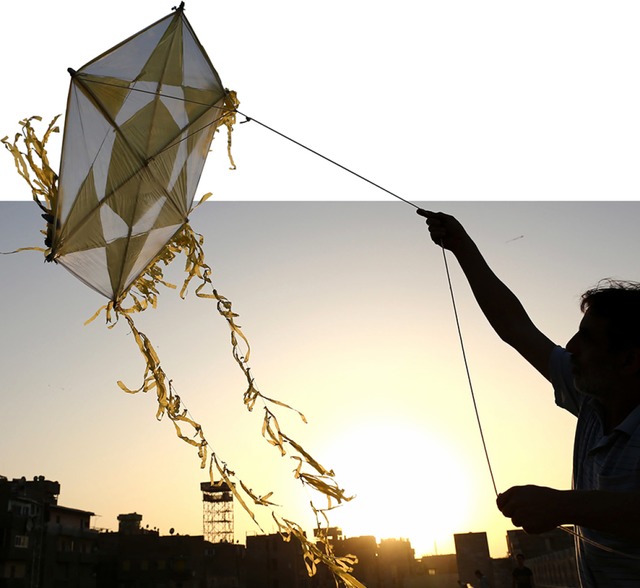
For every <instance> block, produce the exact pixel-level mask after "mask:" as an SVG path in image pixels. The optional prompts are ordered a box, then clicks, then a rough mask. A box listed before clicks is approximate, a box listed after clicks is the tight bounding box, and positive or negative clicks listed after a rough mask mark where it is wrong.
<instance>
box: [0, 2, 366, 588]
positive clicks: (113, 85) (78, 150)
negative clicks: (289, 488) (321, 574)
mask: <svg viewBox="0 0 640 588" xmlns="http://www.w3.org/2000/svg"><path fill="white" fill-rule="evenodd" d="M69 73H70V74H71V84H70V89H69V96H68V102H67V109H66V116H65V122H64V132H63V139H62V151H61V157H60V173H59V175H58V174H56V173H55V172H54V171H53V169H52V168H51V166H50V164H49V160H48V155H47V150H46V145H47V141H48V140H49V138H50V135H51V133H54V132H58V131H59V129H58V127H57V126H56V122H57V118H58V117H56V118H54V119H53V121H51V123H50V124H49V126H48V127H47V129H46V132H45V133H44V135H43V137H42V139H40V138H38V136H37V134H36V132H35V130H34V127H33V124H32V121H33V120H41V119H40V117H31V118H29V119H25V120H23V121H21V126H22V129H21V132H20V133H18V134H16V136H15V138H14V141H13V142H10V141H9V140H8V138H7V137H5V138H4V139H3V140H2V142H3V143H4V145H5V147H6V148H7V149H8V150H9V151H10V152H11V153H12V155H13V156H14V160H15V164H16V168H17V170H18V173H19V174H20V175H21V176H22V177H23V178H24V179H25V180H26V181H27V182H28V184H29V186H30V188H31V191H32V195H33V199H34V200H35V202H36V203H37V204H38V206H39V207H40V208H41V209H42V213H43V214H42V216H43V217H44V219H45V220H46V222H47V225H46V230H45V231H43V233H44V234H45V247H46V248H38V247H29V248H24V249H37V250H40V251H42V252H44V254H45V259H46V260H47V261H49V262H52V263H56V264H59V265H61V266H63V267H64V268H65V269H67V270H68V271H69V272H71V273H72V274H73V275H74V276H75V277H76V278H78V279H79V280H81V281H82V282H84V283H85V284H86V285H87V286H89V287H90V288H92V289H94V290H95V291H97V292H99V293H100V294H102V295H103V296H104V297H106V298H107V299H108V302H107V303H106V304H105V305H104V306H102V307H101V308H100V309H99V310H98V311H97V312H96V314H95V315H94V316H93V317H91V318H90V319H89V320H88V321H87V322H90V321H92V320H94V319H95V318H96V317H97V316H99V315H100V314H101V313H102V311H104V312H105V318H106V322H107V323H108V324H109V325H110V327H113V326H114V324H115V323H117V321H118V319H120V318H123V319H124V320H126V322H127V323H128V325H129V327H130V329H131V332H132V333H133V335H134V338H135V340H136V342H137V344H138V347H139V349H140V351H141V353H142V354H143V357H144V359H145V362H146V371H145V375H144V380H143V383H142V385H141V386H140V387H139V388H137V389H131V388H129V387H127V386H126V385H125V384H123V383H122V382H118V385H119V386H120V388H122V389H123V390H124V391H126V392H130V393H136V392H141V391H143V392H148V391H155V392H156V395H157V401H158V408H157V413H156V417H157V418H158V419H161V418H163V417H164V416H167V417H168V418H169V419H170V420H171V422H172V423H173V424H174V426H175V430H176V433H177V435H178V436H179V437H180V438H181V439H183V440H184V441H186V442H187V443H189V444H190V445H193V446H194V447H196V448H197V451H198V456H199V458H200V467H202V468H204V467H206V463H207V460H208V455H209V452H210V458H209V460H208V461H209V477H210V479H211V483H212V484H216V480H215V478H216V477H217V476H220V477H221V478H222V481H223V482H225V483H227V484H228V486H229V488H231V490H232V491H233V493H234V495H235V497H236V499H237V500H238V502H239V503H240V504H241V506H242V507H243V508H244V509H245V510H246V511H247V512H248V513H249V515H250V516H251V518H252V519H253V520H254V522H256V523H257V520H256V518H255V516H254V514H253V512H252V510H251V508H250V507H249V503H250V502H251V501H252V502H253V503H254V504H256V505H259V506H266V507H269V508H271V507H272V506H275V503H273V502H271V500H270V499H271V495H272V493H270V492H269V493H266V494H264V495H258V494H256V493H255V492H254V491H253V490H251V489H250V488H249V487H248V486H247V485H246V484H245V483H244V482H242V480H240V478H239V477H237V476H236V474H235V473H234V472H233V471H232V470H231V469H230V468H229V467H228V466H227V464H226V463H225V462H224V461H222V460H221V459H220V458H219V457H218V456H217V455H216V453H215V452H214V451H213V450H212V449H210V447H209V445H208V443H207V440H206V438H205V435H204V432H203V429H202V427H201V426H200V424H199V423H197V422H196V421H195V420H193V418H192V417H191V416H190V415H189V413H188V411H187V410H186V409H185V407H184V404H183V403H182V401H181V399H180V397H179V396H178V395H177V394H176V393H175V390H174V388H173V386H172V383H171V380H170V379H169V378H168V377H167V375H166V374H165V373H164V371H163V369H162V367H161V365H160V360H159V357H158V355H157V353H156V351H155V349H154V348H153V346H152V344H151V342H150V341H149V339H148V337H147V336H146V335H145V334H144V333H142V332H140V331H139V330H138V329H137V328H136V326H135V323H134V320H133V315H134V314H135V313H136V312H141V311H144V310H145V309H147V308H149V307H155V306H156V304H157V299H158V295H159V287H160V286H166V287H170V288H174V287H175V286H174V285H173V284H169V283H168V282H166V281H165V279H164V275H163V267H164V266H166V265H168V264H169V263H170V262H171V261H173V260H174V259H175V258H176V257H177V256H178V255H180V254H184V255H185V257H186V263H185V272H186V278H185V280H184V284H183V286H182V289H181V291H180V296H181V297H183V298H184V297H185V295H186V292H187V288H188V286H189V284H190V283H191V281H192V280H194V279H195V280H199V281H200V284H199V286H198V287H197V288H196V290H195V294H196V296H198V297H202V298H210V299H213V300H215V301H216V305H217V310H218V312H219V313H220V314H221V315H222V316H223V317H224V318H225V319H226V321H227V323H228V325H229V328H230V331H231V344H232V353H233V357H234V359H235V361H236V362H237V363H238V365H239V366H240V368H241V369H242V371H243V373H244V375H245V377H246V380H247V384H248V387H247V390H246V391H245V393H244V403H245V406H246V407H247V409H248V410H249V411H252V410H253V408H254V406H255V404H256V402H257V401H258V400H260V401H261V402H262V403H263V405H264V420H263V424H262V434H263V436H264V437H265V439H266V440H267V441H268V442H269V443H270V444H271V445H273V446H275V447H276V448H277V449H278V450H279V452H280V454H281V455H282V456H284V455H290V457H291V458H292V459H293V460H295V462H296V467H295V468H294V476H295V478H297V479H299V480H300V481H301V482H302V484H304V485H306V486H309V487H311V488H312V489H314V490H316V491H318V492H319V493H320V494H321V495H323V496H324V497H325V498H326V499H327V507H326V508H316V507H315V506H314V505H313V504H312V505H311V506H312V509H313V511H314V513H315V515H316V520H317V521H318V530H319V531H320V533H319V537H320V540H319V541H318V542H317V543H313V542H311V541H309V540H308V539H307V538H306V535H305V533H304V531H303V530H302V528H301V527H300V526H299V525H298V524H296V523H295V522H293V521H290V520H287V519H284V518H281V517H279V516H277V515H276V514H275V512H274V511H273V510H272V511H271V514H272V516H273V519H274V520H275V521H276V523H277V525H278V529H279V532H280V533H281V535H282V536H283V538H284V539H285V540H289V539H290V538H291V537H295V538H297V539H298V540H299V541H300V544H301V546H302V550H303V556H304V559H305V563H306V565H307V569H308V571H309V574H310V575H313V574H314V573H315V571H316V566H317V564H319V563H323V564H325V565H327V566H328V568H329V569H330V570H331V571H332V572H333V574H334V576H335V578H336V582H338V581H341V582H342V583H343V584H344V585H346V586H352V587H359V586H362V584H360V582H358V580H356V579H355V578H354V577H353V576H351V574H350V572H351V571H352V569H353V567H352V566H353V564H354V563H355V562H356V559H355V558H354V557H353V556H344V557H337V556H335V555H334V553H333V550H332V547H331V545H330V542H329V541H327V540H326V533H325V535H324V538H325V540H322V539H323V533H322V531H323V529H322V525H321V523H320V518H321V517H322V518H324V520H325V521H326V527H327V528H328V527H329V524H328V519H327V515H326V511H328V510H331V509H332V508H334V507H335V506H336V503H337V504H338V505H339V504H341V503H342V502H345V501H348V500H350V497H348V496H347V495H345V493H344V490H343V489H341V488H340V487H339V486H338V484H337V482H336V481H335V479H334V472H333V471H332V470H329V469H326V468H325V467H323V466H322V465H321V464H320V463H319V462H318V461H317V460H315V459H314V458H313V457H312V456H311V455H310V454H309V453H308V452H307V451H306V450H305V449H304V448H303V447H302V446H301V445H300V444H298V443H297V442H296V441H294V440H293V439H292V438H290V437H289V436H287V435H286V434H285V433H284V432H283V431H282V429H281V428H280V425H279V424H278V419H277V418H276V414H275V412H274V407H282V408H285V409H291V410H295V409H292V408H291V407H290V406H288V405H287V404H284V403H282V402H280V401H278V400H275V399H273V398H269V397H267V396H264V395H263V394H262V393H261V392H259V390H258V389H257V388H256V386H255V382H254V378H253V375H252V373H251V371H250V368H249V365H248V359H249V344H248V341H247V338H246V337H245V335H244V334H243V332H242V330H241V328H240V327H239V326H238V324H237V323H236V320H235V319H236V318H237V316H238V315H237V314H235V313H234V312H233V310H232V307H231V303H230V302H229V300H228V299H226V298H225V297H224V296H222V295H220V294H219V293H218V292H217V291H216V289H215V288H214V287H213V284H212V282H211V277H210V275H211V269H210V267H209V266H208V265H207V264H206V263H205V260H204V254H203V237H202V236H201V235H198V234H196V233H195V232H194V231H193V230H192V229H191V227H190V225H189V220H188V219H189V215H190V214H191V212H192V211H193V210H194V205H193V202H194V199H195V194H196V190H197V186H198V181H199V179H200V175H201V173H202V171H203V168H204V165H205V160H206V158H207V155H208V153H209V151H210V148H211V145H212V142H213V140H214V137H215V135H216V132H217V131H218V130H219V129H220V128H221V127H226V129H227V132H228V142H227V151H228V156H229V160H230V162H231V168H232V169H235V164H234V162H233V158H232V156H231V132H232V128H233V125H234V123H235V115H236V112H237V106H238V105H239V102H238V100H237V97H236V94H235V92H233V91H229V90H227V89H225V88H224V86H223V85H222V82H221V80H220V77H219V75H218V73H217V72H216V70H215V68H214V67H213V65H212V63H211V61H210V59H209V57H208V56H207V54H206V52H205V50H204V48H203V46H202V45H201V44H200V42H199V40H198V38H197V37H196V35H195V33H194V31H193V29H192V27H191V25H190V23H189V22H188V21H187V19H186V17H185V15H184V3H181V4H180V6H178V7H174V9H173V11H172V13H170V14H169V15H167V16H166V17H164V18H162V19H160V20H158V21H157V22H155V23H153V24H151V25H149V26H148V27H146V28H145V29H143V30H141V31H140V32H138V33H136V34H134V35H133V36H131V37H129V38H128V39H126V40H124V41H122V42H121V43H119V44H118V45H116V46H115V47H113V48H111V49H109V50H108V51H106V52H104V53H103V54H101V55H99V56H98V57H96V58H95V59H93V60H91V61H90V62H88V63H87V64H86V65H84V66H83V67H81V68H80V69H78V70H77V71H75V70H72V69H70V70H69ZM209 196H210V194H207V195H205V196H204V197H202V199H201V201H204V200H205V199H206V198H208V197H209ZM209 287H210V288H211V292H210V293H209V292H208V291H205V288H209ZM295 412H297V413H298V414H299V415H300V417H301V418H302V419H303V420H304V421H305V422H306V420H305V418H304V415H302V413H300V412H298V411H295ZM185 427H186V428H190V429H191V432H192V435H189V434H188V433H186V432H183V428H185ZM306 468H310V471H309V470H308V469H306ZM324 530H325V531H326V529H324Z"/></svg>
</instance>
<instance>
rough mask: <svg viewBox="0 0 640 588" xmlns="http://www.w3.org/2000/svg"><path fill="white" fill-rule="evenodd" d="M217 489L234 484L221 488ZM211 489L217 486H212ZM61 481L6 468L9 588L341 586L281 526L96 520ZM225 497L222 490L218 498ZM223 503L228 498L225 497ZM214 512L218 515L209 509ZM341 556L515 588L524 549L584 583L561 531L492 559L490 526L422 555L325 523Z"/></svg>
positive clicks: (0, 565)
mask: <svg viewBox="0 0 640 588" xmlns="http://www.w3.org/2000/svg"><path fill="white" fill-rule="evenodd" d="M214 489H215V491H218V492H223V493H224V492H226V490H224V489H222V488H221V487H217V486H216V487H215V488H214ZM206 491H207V492H209V489H208V488H207V489H206ZM59 494H60V484H59V483H58V482H52V481H49V480H46V479H45V478H44V477H43V476H36V477H35V478H34V479H33V480H27V479H26V478H20V479H14V480H9V479H7V478H6V477H3V476H0V588H112V587H116V588H134V587H135V588H146V587H148V588H335V586H336V584H335V580H334V578H333V577H332V575H331V574H330V572H329V570H328V569H327V568H325V567H324V566H320V567H319V568H318V571H317V573H316V574H315V575H314V576H313V577H310V576H309V574H308V572H307V568H306V565H305V562H304V560H303V557H302V547H301V545H300V543H299V541H298V540H297V539H296V538H295V537H291V538H290V540H289V541H285V540H284V539H283V537H282V536H281V535H280V534H271V535H253V536H247V537H246V545H242V544H238V543H234V542H233V535H232V534H231V535H230V534H229V533H228V531H227V532H223V533H219V534H218V535H217V536H216V535H215V534H213V536H214V537H216V540H214V541H210V540H208V539H207V534H203V535H198V536H190V535H180V534H178V533H175V531H174V530H173V529H171V531H170V532H169V534H168V535H161V534H160V533H159V531H158V530H157V529H151V530H150V529H148V528H144V527H143V526H142V520H143V516H142V515H141V514H139V513H137V512H133V513H123V514H121V515H119V516H118V530H117V531H105V530H98V529H95V528H92V527H91V524H90V522H91V517H92V516H94V513H92V512H89V511H85V510H80V509H76V508H70V507H67V506H62V505H60V504H58V496H59ZM216 498H217V497H216ZM227 498H228V497H225V499H224V500H219V501H215V500H214V501H209V500H207V499H203V503H209V502H211V503H217V504H216V509H217V508H218V507H219V512H217V511H216V513H215V514H213V515H212V516H211V518H210V519H207V516H209V515H208V514H207V513H206V510H205V509H206V508H208V507H207V506H206V505H205V504H203V529H204V530H206V528H207V524H208V523H209V522H211V523H212V524H213V523H215V522H216V521H217V518H221V519H222V522H224V523H228V522H229V521H230V520H231V521H232V520H233V519H232V517H229V516H228V514H229V513H228V509H229V508H230V506H231V507H232V504H233V501H232V500H228V499H227ZM221 503H222V504H221ZM209 514H211V513H209ZM316 539H317V540H320V539H322V540H324V541H329V542H330V543H331V544H332V547H333V550H334V552H335V554H336V555H338V556H340V555H347V554H352V555H355V556H356V557H357V558H358V563H357V564H355V566H354V570H353V572H352V574H353V576H354V577H355V578H357V579H358V580H359V581H360V582H361V583H362V584H363V585H364V586H366V587H367V588H460V586H461V585H464V583H467V582H468V583H469V585H473V582H474V580H475V576H474V572H475V570H476V569H479V570H481V571H482V572H483V573H484V575H485V576H487V578H488V579H489V582H490V585H491V588H511V572H512V570H513V568H514V567H515V556H516V555H517V554H518V553H523V554H524V555H525V557H526V559H527V561H526V564H527V566H528V567H530V568H531V569H532V570H533V572H534V577H535V579H536V586H537V587H538V588H545V587H552V586H553V587H554V588H575V587H576V586H578V583H577V577H576V573H575V559H574V558H573V547H572V541H573V538H572V536H571V535H570V534H569V533H567V532H565V531H563V530H555V531H552V532H550V533H543V534H541V535H527V534H525V533H524V532H523V531H521V530H513V531H509V532H508V533H507V537H506V541H507V547H508V557H506V558H499V559H495V558H491V556H490V553H489V547H488V542H487V535H486V533H484V532H479V533H478V532H474V533H459V534H455V535H454V542H455V547H456V553H454V554H446V555H433V556H425V557H422V558H416V557H415V553H414V550H413V548H412V547H411V543H410V542H409V541H408V540H407V539H382V540H380V541H378V540H377V539H376V538H375V537H373V536H362V537H345V536H343V534H342V531H341V530H340V529H339V528H335V527H332V528H329V529H325V530H323V532H322V533H321V537H316Z"/></svg>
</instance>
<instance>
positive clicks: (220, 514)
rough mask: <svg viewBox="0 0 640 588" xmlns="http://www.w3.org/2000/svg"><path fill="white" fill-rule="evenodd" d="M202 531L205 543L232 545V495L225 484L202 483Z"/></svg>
mask: <svg viewBox="0 0 640 588" xmlns="http://www.w3.org/2000/svg"><path fill="white" fill-rule="evenodd" d="M200 490H202V530H203V533H204V539H205V541H210V542H211V543H233V539H234V536H233V531H234V529H233V494H232V493H231V489H230V488H229V486H228V485H227V484H226V483H225V482H222V481H220V482H216V483H215V484H211V483H210V482H202V483H201V484H200Z"/></svg>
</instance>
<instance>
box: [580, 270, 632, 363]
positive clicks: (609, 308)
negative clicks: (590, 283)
mask: <svg viewBox="0 0 640 588" xmlns="http://www.w3.org/2000/svg"><path fill="white" fill-rule="evenodd" d="M580 310H581V311H582V312H583V314H586V313H587V312H592V313H593V314H595V315H597V316H599V317H600V318H602V319H605V320H606V321H607V323H608V329H607V333H608V337H609V342H610V345H611V351H621V350H625V349H629V348H630V347H640V283H638V282H622V281H617V280H603V281H601V282H600V283H599V284H598V285H597V286H596V287H595V288H592V289H590V290H587V291H586V292H585V293H584V294H583V295H582V297H581V299H580Z"/></svg>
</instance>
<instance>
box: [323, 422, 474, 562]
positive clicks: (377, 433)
mask: <svg viewBox="0 0 640 588" xmlns="http://www.w3.org/2000/svg"><path fill="white" fill-rule="evenodd" d="M337 444H338V449H339V448H340V447H342V449H343V451H342V452H340V451H336V455H337V456H338V457H337V458H336V459H337V461H336V462H335V464H334V465H335V469H336V473H337V475H338V477H339V479H340V481H341V483H342V484H343V485H344V486H345V487H346V488H347V490H348V491H350V492H353V493H354V494H355V495H356V499H355V500H353V501H352V502H350V503H349V504H347V505H346V506H344V508H342V509H338V510H337V511H336V512H335V514H333V515H332V521H333V522H335V523H336V524H338V526H340V527H341V528H342V530H343V533H344V534H345V535H346V536H350V537H353V536H358V535H375V536H376V538H377V539H378V540H381V539H386V538H407V539H409V540H410V541H411V544H412V546H413V548H414V549H415V550H416V555H421V554H426V553H434V552H437V551H441V549H445V548H446V549H451V544H452V534H453V533H455V532H459V531H460V530H461V528H464V524H465V519H466V517H467V515H468V510H469V491H470V488H471V487H472V486H471V481H470V480H469V479H468V474H467V473H466V471H465V470H466V468H465V467H464V465H463V461H462V458H461V457H460V456H459V455H457V454H456V453H454V451H453V450H452V448H451V447H450V446H448V444H447V443H445V442H443V441H442V440H439V439H437V438H435V437H433V436H431V435H430V434H429V432H428V431H426V430H421V429H419V428H417V427H416V426H415V425H413V424H411V425H408V426H403V424H402V423H390V422H385V421H379V422H370V423H366V424H362V425H360V426H358V427H357V428H354V429H353V430H351V431H350V432H349V433H348V434H346V435H344V436H343V437H341V438H340V439H339V441H338V442H337ZM344 448H349V449H348V450H346V451H345V450H344ZM400 464H401V465H400ZM407 464H411V467H407Z"/></svg>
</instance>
